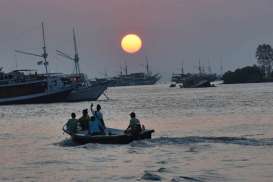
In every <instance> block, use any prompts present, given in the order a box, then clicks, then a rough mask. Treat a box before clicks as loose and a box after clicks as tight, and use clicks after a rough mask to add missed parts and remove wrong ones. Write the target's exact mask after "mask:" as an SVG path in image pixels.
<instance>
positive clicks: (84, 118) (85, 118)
mask: <svg viewBox="0 0 273 182" xmlns="http://www.w3.org/2000/svg"><path fill="white" fill-rule="evenodd" d="M89 121H90V116H89V115H88V109H84V110H83V111H82V117H81V118H80V119H79V123H80V126H81V129H82V130H88V125H89Z"/></svg>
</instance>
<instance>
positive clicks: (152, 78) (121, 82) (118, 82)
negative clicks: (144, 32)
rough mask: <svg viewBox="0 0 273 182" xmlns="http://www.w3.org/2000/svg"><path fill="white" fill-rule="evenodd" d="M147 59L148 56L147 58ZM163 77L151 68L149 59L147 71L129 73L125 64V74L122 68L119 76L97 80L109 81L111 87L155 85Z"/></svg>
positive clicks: (97, 80)
mask: <svg viewBox="0 0 273 182" xmlns="http://www.w3.org/2000/svg"><path fill="white" fill-rule="evenodd" d="M146 60H147V58H146ZM160 78H161V75H160V74H159V73H157V74H153V73H152V72H151V71H150V69H149V64H148V61H147V63H146V72H136V73H129V74H128V68H127V65H126V64H125V74H123V71H122V68H121V72H120V74H119V75H118V76H114V77H109V78H97V79H96V82H98V83H100V82H105V81H108V86H109V87H120V86H138V85H154V84H156V83H157V82H158V81H159V80H160Z"/></svg>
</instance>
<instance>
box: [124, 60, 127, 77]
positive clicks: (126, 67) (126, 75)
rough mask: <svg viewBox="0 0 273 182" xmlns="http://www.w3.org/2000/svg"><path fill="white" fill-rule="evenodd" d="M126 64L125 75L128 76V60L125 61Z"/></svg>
mask: <svg viewBox="0 0 273 182" xmlns="http://www.w3.org/2000/svg"><path fill="white" fill-rule="evenodd" d="M124 64H125V75H126V76H127V75H128V66H127V62H126V60H125V61H124Z"/></svg>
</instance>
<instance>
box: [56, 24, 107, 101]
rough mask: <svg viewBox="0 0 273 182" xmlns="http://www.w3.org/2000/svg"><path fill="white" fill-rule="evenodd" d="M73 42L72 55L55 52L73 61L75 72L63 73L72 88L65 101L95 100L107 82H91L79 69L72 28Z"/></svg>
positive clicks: (74, 35)
mask: <svg viewBox="0 0 273 182" xmlns="http://www.w3.org/2000/svg"><path fill="white" fill-rule="evenodd" d="M73 42H74V51H75V55H74V57H72V56H69V55H68V54H66V53H64V52H62V51H60V50H57V54H58V55H60V56H62V57H64V58H67V59H69V60H72V61H74V64H75V66H74V70H75V74H69V75H65V77H66V78H67V79H69V80H70V82H71V84H72V85H73V87H74V89H73V90H72V92H70V94H69V95H68V96H67V98H66V99H65V101H67V102H77V101H95V100H97V99H98V98H99V97H100V96H101V95H102V94H104V92H105V90H106V89H107V87H108V82H91V81H90V80H88V78H87V76H86V75H85V74H83V73H81V71H80V64H79V60H80V59H79V53H78V46H77V40H76V34H75V30H74V29H73Z"/></svg>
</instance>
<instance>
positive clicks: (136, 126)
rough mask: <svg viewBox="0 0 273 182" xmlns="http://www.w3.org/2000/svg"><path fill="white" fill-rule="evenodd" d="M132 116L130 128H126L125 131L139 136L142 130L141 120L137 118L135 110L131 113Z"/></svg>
mask: <svg viewBox="0 0 273 182" xmlns="http://www.w3.org/2000/svg"><path fill="white" fill-rule="evenodd" d="M130 117H131V119H130V123H129V126H128V128H127V129H126V130H125V133H127V134H131V135H133V136H138V135H139V134H140V132H141V125H140V121H139V120H138V119H137V118H136V114H135V113H134V112H131V113H130Z"/></svg>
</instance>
